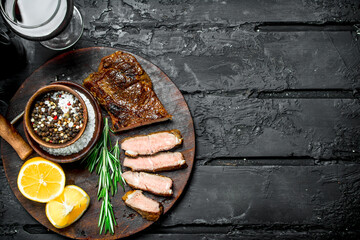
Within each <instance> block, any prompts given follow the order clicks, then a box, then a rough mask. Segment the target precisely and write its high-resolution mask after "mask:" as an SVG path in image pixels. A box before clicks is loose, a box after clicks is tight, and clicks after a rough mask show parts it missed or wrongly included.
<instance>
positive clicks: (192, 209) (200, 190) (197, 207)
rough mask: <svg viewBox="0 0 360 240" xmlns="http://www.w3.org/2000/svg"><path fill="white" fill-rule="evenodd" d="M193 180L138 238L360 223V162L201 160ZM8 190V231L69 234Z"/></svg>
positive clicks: (337, 228)
mask: <svg viewBox="0 0 360 240" xmlns="http://www.w3.org/2000/svg"><path fill="white" fill-rule="evenodd" d="M1 175H2V177H1V183H2V186H5V185H6V183H5V182H4V177H3V172H2V173H1ZM5 181H6V180H5ZM190 183H191V184H189V186H188V188H187V190H186V191H185V193H184V195H183V196H182V197H181V199H180V201H179V202H178V203H177V204H176V206H175V207H174V208H173V209H172V210H171V211H170V212H168V213H167V214H166V215H165V216H164V217H163V218H162V219H161V221H160V222H158V223H156V224H155V225H154V226H153V227H152V228H151V229H149V230H147V231H145V232H144V233H142V234H138V235H136V236H137V237H138V239H148V238H150V237H151V238H155V239H156V238H158V237H160V236H162V237H164V236H167V237H169V239H178V237H180V236H184V234H185V235H188V234H191V232H192V233H193V234H194V235H196V236H207V235H209V236H212V235H213V236H219V237H224V239H227V237H226V235H228V236H233V237H237V236H238V237H240V236H242V237H244V236H246V235H247V234H248V235H249V236H250V237H255V236H259V234H260V235H261V236H269V237H270V236H276V235H277V234H279V233H280V232H283V233H284V236H285V237H286V238H284V239H287V238H288V237H291V236H292V237H294V238H297V237H299V239H302V237H304V234H306V232H308V231H309V232H310V233H311V232H312V234H313V236H315V237H316V236H317V234H318V235H319V236H322V237H326V236H332V235H334V234H341V233H344V234H349V235H350V236H353V235H356V234H358V233H357V229H359V227H360V225H359V224H360V207H359V206H360V184H359V183H360V165H359V164H350V165H329V166H267V167H265V166H244V167H223V166H196V167H195V169H194V172H193V176H192V179H191V181H190ZM230 183H231V184H230ZM1 194H2V196H3V197H2V198H1V206H2V217H1V219H0V229H1V231H2V236H5V237H7V239H10V238H11V239H46V237H49V236H51V237H55V239H61V238H60V237H59V236H56V235H53V234H52V233H49V234H48V232H47V230H46V229H45V228H43V227H41V226H40V225H38V223H37V222H36V221H35V220H32V219H28V215H27V213H26V212H25V210H24V209H23V208H22V207H21V206H20V204H19V203H18V202H17V200H16V199H15V198H14V196H13V195H12V193H11V192H10V189H9V188H8V187H5V188H3V189H2V192H1ZM92 201H95V200H94V199H93V200H92ZM4 209H6V211H3V210H4ZM14 216H16V218H14ZM252 234H253V235H252ZM310 235H311V234H310ZM26 236H27V237H26ZM174 236H178V237H174ZM24 237H25V238H24Z"/></svg>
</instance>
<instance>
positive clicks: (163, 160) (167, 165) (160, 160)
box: [123, 152, 186, 172]
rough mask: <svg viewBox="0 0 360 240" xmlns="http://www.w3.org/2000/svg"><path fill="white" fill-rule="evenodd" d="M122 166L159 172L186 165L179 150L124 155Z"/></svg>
mask: <svg viewBox="0 0 360 240" xmlns="http://www.w3.org/2000/svg"><path fill="white" fill-rule="evenodd" d="M123 166H125V167H128V168H131V170H132V171H136V172H140V171H143V172H161V171H169V170H176V169H180V168H183V167H186V162H185V159H184V156H183V155H182V153H180V152H164V153H159V154H156V155H153V156H139V157H137V158H129V157H125V159H124V162H123Z"/></svg>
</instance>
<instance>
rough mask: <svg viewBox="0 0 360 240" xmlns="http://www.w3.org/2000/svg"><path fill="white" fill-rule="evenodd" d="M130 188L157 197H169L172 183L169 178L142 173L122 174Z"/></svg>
mask: <svg viewBox="0 0 360 240" xmlns="http://www.w3.org/2000/svg"><path fill="white" fill-rule="evenodd" d="M122 176H123V178H124V179H125V181H126V182H127V184H129V186H130V187H132V188H136V189H140V190H143V191H147V192H150V193H153V194H155V195H159V196H166V197H168V196H171V195H172V194H173V191H172V190H171V187H172V184H173V181H172V180H171V178H168V177H165V176H161V175H157V174H151V173H144V172H131V171H127V172H124V173H123V174H122Z"/></svg>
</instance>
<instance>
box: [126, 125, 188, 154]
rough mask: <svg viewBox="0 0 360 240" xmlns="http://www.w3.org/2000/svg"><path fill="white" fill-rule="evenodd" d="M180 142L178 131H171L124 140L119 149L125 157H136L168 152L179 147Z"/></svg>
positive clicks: (180, 137)
mask: <svg viewBox="0 0 360 240" xmlns="http://www.w3.org/2000/svg"><path fill="white" fill-rule="evenodd" d="M182 141H183V139H182V136H181V133H180V131H179V130H177V129H173V130H170V131H161V132H155V133H151V134H149V135H138V136H134V137H130V138H126V139H124V140H123V141H122V143H121V148H122V149H123V150H125V154H126V155H128V156H131V157H136V156H138V155H152V154H155V153H158V152H161V151H167V150H170V149H172V148H174V147H176V146H178V145H180V144H181V143H182Z"/></svg>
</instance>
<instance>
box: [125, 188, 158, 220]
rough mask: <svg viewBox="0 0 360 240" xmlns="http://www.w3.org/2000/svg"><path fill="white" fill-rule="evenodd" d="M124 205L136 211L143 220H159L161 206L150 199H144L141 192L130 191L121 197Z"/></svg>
mask: <svg viewBox="0 0 360 240" xmlns="http://www.w3.org/2000/svg"><path fill="white" fill-rule="evenodd" d="M122 200H124V202H125V204H126V205H127V206H128V207H130V208H132V209H134V210H135V211H137V212H138V213H139V214H140V215H141V216H142V217H143V218H145V219H147V220H150V221H156V220H158V219H159V217H160V215H161V214H162V212H163V206H162V205H161V204H160V203H159V202H157V201H155V200H153V199H151V198H148V197H146V196H145V195H144V194H143V193H142V191H141V190H132V191H129V192H127V193H126V194H125V195H124V196H123V197H122Z"/></svg>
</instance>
